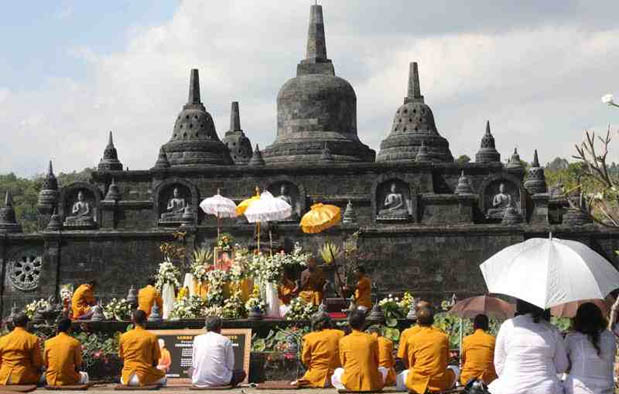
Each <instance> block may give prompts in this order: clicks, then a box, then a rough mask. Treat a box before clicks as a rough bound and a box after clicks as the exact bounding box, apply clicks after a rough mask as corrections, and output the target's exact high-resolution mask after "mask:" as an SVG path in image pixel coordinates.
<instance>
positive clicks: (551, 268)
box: [480, 236, 619, 309]
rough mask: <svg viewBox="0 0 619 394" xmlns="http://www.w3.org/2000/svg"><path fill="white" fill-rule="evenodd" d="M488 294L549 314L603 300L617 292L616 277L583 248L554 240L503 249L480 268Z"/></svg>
mask: <svg viewBox="0 0 619 394" xmlns="http://www.w3.org/2000/svg"><path fill="white" fill-rule="evenodd" d="M480 268H481V272H482V274H483V276H484V280H485V281H486V285H487V286H488V291H489V292H490V293H497V294H505V295H509V296H512V297H516V298H519V299H521V300H523V301H526V302H528V303H531V304H533V305H537V306H538V307H540V308H544V309H547V308H551V307H553V306H555V305H561V304H565V303H567V302H572V301H579V300H588V299H603V298H604V297H606V296H607V295H608V294H609V293H610V292H611V291H613V290H614V289H617V288H619V271H617V270H616V269H615V268H614V267H613V266H612V265H611V264H610V263H609V262H608V260H606V259H605V258H604V257H602V256H600V255H599V254H598V253H597V252H595V251H593V250H592V249H591V248H589V247H588V246H587V245H585V244H582V243H580V242H576V241H568V240H564V239H558V238H552V236H551V237H550V238H547V239H545V238H531V239H528V240H526V241H525V242H521V243H519V244H516V245H512V246H508V247H507V248H505V249H503V250H501V251H500V252H498V253H497V254H495V255H494V256H492V257H490V258H489V259H488V260H486V261H485V262H484V263H482V264H481V265H480Z"/></svg>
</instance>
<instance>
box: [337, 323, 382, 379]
mask: <svg viewBox="0 0 619 394" xmlns="http://www.w3.org/2000/svg"><path fill="white" fill-rule="evenodd" d="M340 360H341V362H342V367H343V368H344V373H343V374H342V384H343V385H344V387H346V389H347V390H350V391H377V390H382V388H383V377H382V375H381V373H380V371H379V370H378V362H379V358H378V340H376V338H374V337H373V336H372V335H370V334H366V333H364V332H360V331H357V330H353V332H352V333H350V334H349V335H347V336H345V337H344V338H342V339H341V340H340Z"/></svg>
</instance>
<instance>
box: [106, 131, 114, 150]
mask: <svg viewBox="0 0 619 394" xmlns="http://www.w3.org/2000/svg"><path fill="white" fill-rule="evenodd" d="M107 146H112V147H113V146H114V137H113V136H112V130H110V133H109V134H108V137H107Z"/></svg>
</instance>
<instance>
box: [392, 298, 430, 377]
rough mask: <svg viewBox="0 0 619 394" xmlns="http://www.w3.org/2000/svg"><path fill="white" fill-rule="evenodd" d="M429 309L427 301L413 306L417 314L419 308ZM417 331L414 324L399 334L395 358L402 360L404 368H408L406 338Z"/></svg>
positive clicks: (416, 326) (417, 328)
mask: <svg viewBox="0 0 619 394" xmlns="http://www.w3.org/2000/svg"><path fill="white" fill-rule="evenodd" d="M430 307H431V305H430V303H429V302H428V301H423V300H420V301H419V302H417V304H416V305H415V311H416V313H417V312H419V309H420V308H430ZM413 323H416V320H415V321H413ZM418 331H419V326H418V325H416V324H415V325H413V326H410V327H409V328H407V329H406V330H404V331H402V333H401V334H400V341H399V346H398V354H397V358H398V359H400V360H402V362H403V363H404V366H405V367H406V368H408V347H407V341H408V338H410V337H411V336H412V335H414V334H415V333H416V332H418Z"/></svg>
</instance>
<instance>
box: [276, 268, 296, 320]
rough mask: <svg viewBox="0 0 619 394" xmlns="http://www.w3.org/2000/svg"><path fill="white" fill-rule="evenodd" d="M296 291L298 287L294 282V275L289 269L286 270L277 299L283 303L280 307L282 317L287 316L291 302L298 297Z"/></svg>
mask: <svg viewBox="0 0 619 394" xmlns="http://www.w3.org/2000/svg"><path fill="white" fill-rule="evenodd" d="M296 291H297V285H296V283H294V280H292V274H291V273H290V272H289V270H288V269H287V268H284V275H283V277H282V282H281V283H280V284H279V286H278V287H277V297H278V298H279V301H280V303H281V304H280V306H279V314H280V315H281V316H286V313H288V310H289V309H290V307H289V305H290V301H292V299H293V298H294V297H295V296H296Z"/></svg>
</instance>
